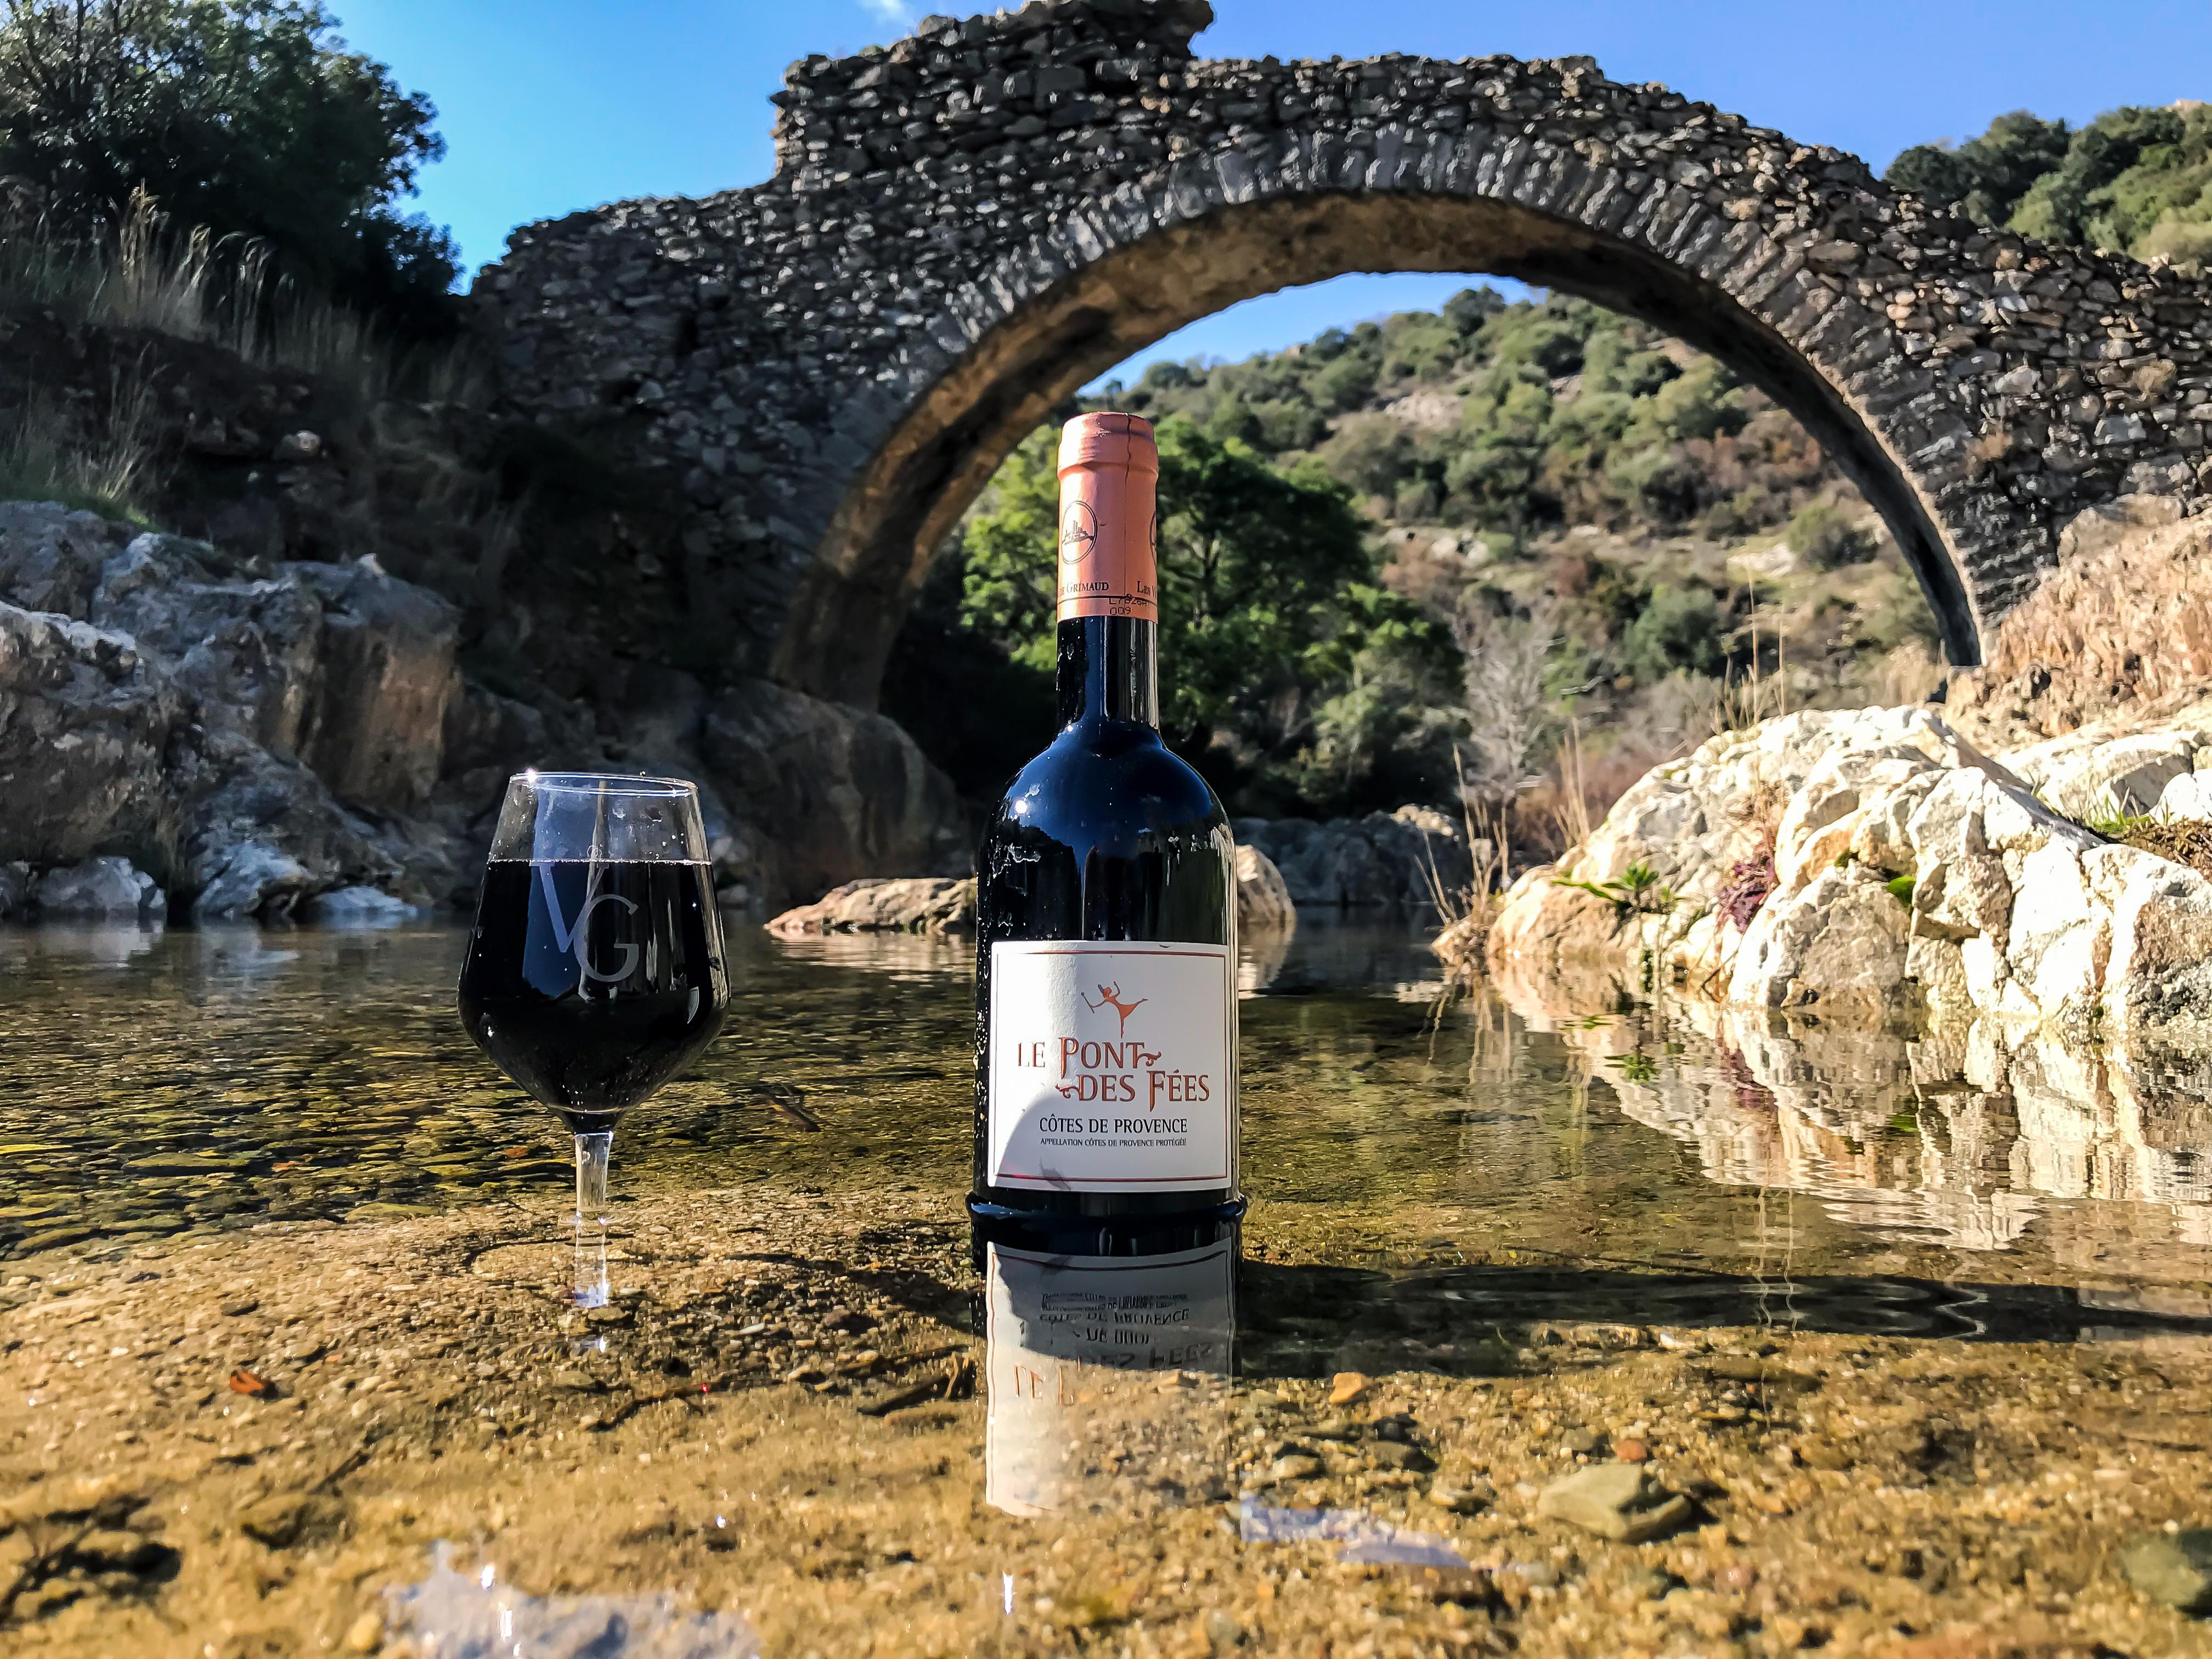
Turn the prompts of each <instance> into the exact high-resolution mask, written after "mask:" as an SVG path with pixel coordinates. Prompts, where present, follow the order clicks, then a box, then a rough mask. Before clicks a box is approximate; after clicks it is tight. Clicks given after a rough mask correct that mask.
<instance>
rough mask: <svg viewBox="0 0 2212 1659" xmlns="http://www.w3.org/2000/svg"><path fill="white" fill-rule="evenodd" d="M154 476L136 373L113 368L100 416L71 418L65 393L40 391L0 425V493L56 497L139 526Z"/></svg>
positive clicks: (150, 434) (150, 427)
mask: <svg viewBox="0 0 2212 1659" xmlns="http://www.w3.org/2000/svg"><path fill="white" fill-rule="evenodd" d="M88 424H89V425H91V426H92V427H93V428H94V430H93V432H92V434H91V435H86V433H85V430H84V428H85V427H86V426H87V425H88ZM159 483H160V479H159V477H157V475H156V470H155V442H154V400H153V395H152V392H151V391H150V389H149V387H148V386H147V385H146V382H145V380H144V379H143V377H141V376H139V375H137V374H130V375H127V376H125V375H118V379H117V381H116V384H115V385H114V386H112V388H111V389H110V395H109V398H108V404H107V410H106V417H105V418H104V419H102V420H100V421H97V422H82V421H80V420H77V419H76V418H74V417H73V412H72V410H71V409H70V405H69V404H68V402H67V401H66V400H65V399H64V398H59V397H56V396H54V395H52V394H51V393H44V392H41V393H38V394H35V395H33V397H31V398H28V399H27V401H26V402H25V404H24V405H23V407H22V409H21V411H20V412H19V413H18V415H17V416H16V419H15V422H14V423H13V424H12V425H10V426H9V427H7V428H4V429H0V500H5V501H58V502H60V503H61V504H62V505H63V506H64V507H77V508H81V509H82V510H83V511H86V512H89V513H99V514H100V516H101V517H103V518H108V519H118V520H126V521H129V522H131V523H135V524H139V525H142V526H143V525H150V523H151V520H149V518H148V516H147V513H146V504H147V502H148V501H149V499H150V497H151V496H152V495H153V493H154V491H155V489H156V488H157V487H158V485H159Z"/></svg>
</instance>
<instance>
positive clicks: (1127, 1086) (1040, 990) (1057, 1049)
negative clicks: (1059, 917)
mask: <svg viewBox="0 0 2212 1659" xmlns="http://www.w3.org/2000/svg"><path fill="white" fill-rule="evenodd" d="M1235 969H1236V963H1235V962H1234V960H1233V959H1232V958H1231V955H1230V951H1229V949H1228V947H1227V946H1226V945H1178V944H1164V943H1154V942H1152V941H1149V940H1146V941H1138V940H1132V939H1115V940H1100V939H1034V940H1021V941H1004V942H1001V943H999V944H996V945H992V947H991V1007H990V1041H991V1053H990V1057H989V1062H988V1066H989V1070H988V1076H989V1099H990V1105H989V1114H988V1115H989V1119H990V1124H989V1131H990V1145H989V1156H988V1158H987V1161H986V1164H985V1171H986V1176H987V1179H988V1181H989V1182H990V1184H991V1185H993V1186H994V1187H1019V1188H1028V1189H1030V1190H1033V1191H1039V1192H1069V1193H1141V1192H1176V1191H1196V1190H1200V1189H1203V1188H1208V1187H1226V1186H1228V1185H1229V1184H1230V1169H1229V1160H1230V1146H1231V1125H1232V1124H1234V1122H1235V1121H1236V1110H1237V1071H1236V1062H1237V1057H1236V1051H1235V1048H1234V1038H1233V1031H1234V1029H1235V1028H1234V1027H1233V1025H1232V1024H1231V1012H1232V1010H1233V1008H1234V1006H1235V997H1236V984H1235V977H1234V976H1235Z"/></svg>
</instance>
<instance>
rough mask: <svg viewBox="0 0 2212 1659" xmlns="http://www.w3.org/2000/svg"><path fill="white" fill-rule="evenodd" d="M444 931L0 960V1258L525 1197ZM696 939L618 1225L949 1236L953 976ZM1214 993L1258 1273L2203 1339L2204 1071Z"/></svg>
mask: <svg viewBox="0 0 2212 1659" xmlns="http://www.w3.org/2000/svg"><path fill="white" fill-rule="evenodd" d="M463 937H464V934H463V932H462V931H461V930H460V929H458V928H450V927H434V928H416V929H403V930H398V931H392V932H382V933H376V932H320V931H307V930H302V931H300V932H296V933H275V932H264V931H256V930H252V929H240V930H235V931H222V930H209V931H203V932H183V931H173V932H169V933H137V932H131V931H124V932H114V931H106V932H92V933H88V932H69V931H64V930H58V929H49V930H41V931H15V932H10V933H0V1004H4V1014H5V1025H6V1040H5V1042H4V1043H0V1255H22V1254H25V1253H27V1252H29V1251H33V1250H38V1249H52V1248H56V1247H58V1246H69V1247H71V1248H74V1249H79V1250H82V1251H88V1252H90V1253H92V1254H94V1255H99V1254H102V1253H107V1252H113V1251H118V1250H120V1249H125V1248H126V1247H128V1246H129V1245H131V1244H132V1243H144V1242H148V1241H149V1239H150V1238H152V1237H156V1236H160V1235H164V1234H175V1233H187V1232H199V1233H212V1232H219V1231H222V1230H225V1229H229V1228H234V1227H236V1226H238V1225H241V1224H250V1223H252V1222H255V1221H260V1220H264V1219H298V1218H311V1217H312V1218H332V1219H344V1218H372V1217H378V1216H388V1215H395V1214H404V1213H415V1212H422V1211H425V1210H429V1209H435V1208H441V1207H446V1206H455V1205H465V1204H471V1203H477V1202H482V1201H484V1200H493V1199H498V1198H501V1197H507V1196H515V1195H529V1194H551V1193H555V1192H557V1191H559V1190H561V1188H562V1187H563V1186H564V1185H565V1183H566V1182H567V1180H568V1163H567V1156H568V1154H567V1148H566V1146H565V1144H564V1141H563V1138H562V1132H561V1131H560V1129H559V1127H558V1126H557V1124H556V1123H555V1122H554V1121H553V1120H552V1119H551V1118H550V1115H547V1114H545V1113H544V1112H542V1111H540V1110H539V1109H538V1108H537V1107H535V1106H533V1105H532V1104H531V1103H529V1102H528V1101H526V1100H525V1099H523V1098H521V1097H520V1096H519V1095H518V1094H517V1093H516V1091H514V1090H513V1087H512V1085H509V1084H507V1081H506V1080H505V1079H503V1078H502V1077H501V1076H500V1075H499V1074H498V1073H496V1072H495V1070H494V1069H493V1068H492V1067H491V1066H490V1065H489V1063H488V1062H487V1061H486V1060H484V1059H483V1057H482V1056H481V1055H480V1054H478V1053H477V1050H476V1049H475V1048H474V1047H473V1046H472V1045H471V1044H470V1043H469V1042H468V1041H467V1040H466V1039H465V1037H464V1036H463V1035H462V1034H461V1031H460V1030H459V1026H458V1024H457V1023H456V1021H455V1018H454V1016H453V988H452V987H453V977H454V974H455V971H456V967H457V963H458V962H459V953H460V949H461V944H462V940H463ZM731 946H732V972H733V982H734V985H735V992H736V994H735V1000H734V1004H733V1007H732V1018H731V1019H730V1021H729V1024H728V1026H727V1029H726V1034H725V1036H723V1037H722V1038H721V1040H720V1042H717V1044H716V1045H715V1046H714V1048H712V1049H711V1050H710V1051H709V1052H708V1054H707V1055H706V1056H705V1057H704V1059H703V1060H702V1061H701V1062H700V1063H699V1064H698V1065H697V1066H696V1067H695V1068H694V1069H693V1070H692V1071H691V1072H690V1073H689V1074H688V1075H687V1076H686V1077H685V1078H684V1079H683V1080H682V1081H680V1082H678V1084H676V1085H671V1087H670V1088H668V1089H667V1090H666V1091H664V1092H663V1094H662V1095H660V1096H659V1097H657V1098H656V1099H655V1100H654V1101H653V1102H652V1103H648V1105H647V1107H645V1108H644V1109H641V1110H639V1111H638V1112H636V1113H635V1114H634V1115H632V1116H631V1118H630V1119H629V1121H627V1122H626V1123H625V1124H624V1126H623V1131H622V1133H621V1134H620V1136H619V1137H618V1139H617V1146H616V1159H615V1187H616V1189H617V1193H619V1194H623V1195H625V1196H627V1197H628V1198H629V1199H631V1200H641V1199H645V1198H649V1197H650V1195H651V1194H654V1193H656V1192H665V1191H671V1190H683V1189H700V1188H714V1187H726V1186H732V1185H737V1184H740V1183H743V1182H747V1181H753V1180H762V1179H769V1180H775V1181H777V1182H781V1183H784V1184H786V1185H796V1186H797V1187H799V1188H801V1189H802V1190H803V1189H805V1188H808V1187H810V1186H811V1187H814V1188H819V1189H821V1190H823V1191H830V1190H836V1191H838V1192H841V1193H849V1192H852V1191H854V1190H856V1189H857V1190H862V1191H866V1192H871V1193H875V1194H879V1195H880V1200H881V1208H882V1209H883V1210H884V1212H886V1213H888V1214H894V1215H895V1214H896V1213H899V1212H903V1211H913V1212H925V1211H926V1212H930V1213H933V1214H942V1213H944V1212H945V1209H946V1206H947V1203H948V1201H949V1200H951V1199H952V1198H954V1197H956V1196H957V1194H958V1193H959V1192H960V1191H961V1190H962V1188H963V1186H964V1182H965V1176H966V1171H967V1167H968V1158H969V1150H968V1138H969V1102H970V1098H971V1096H970V1083H969V1073H968V1066H969V954H968V952H967V951H966V949H965V948H964V947H963V946H962V945H958V944H957V943H951V942H945V941H939V940H931V939H911V938H893V939H882V938H866V937H848V938H840V939H825V940H812V941H804V942H799V943H785V942H780V941H776V940H774V939H769V938H768V937H766V936H765V935H764V934H762V933H758V932H757V931H755V930H752V929H750V928H744V927H740V928H738V929H737V930H735V931H734V932H733V933H732V940H731ZM1244 979H1245V982H1246V988H1247V991H1248V994H1249V1000H1247V1002H1246V1004H1245V1006H1244V1012H1243V1042H1244V1050H1243V1077H1244V1103H1245V1107H1244V1126H1245V1137H1246V1151H1245V1166H1246V1171H1247V1181H1248V1186H1249V1192H1250V1195H1251V1199H1252V1202H1253V1206H1254V1217H1255V1238H1257V1239H1259V1240H1261V1243H1258V1244H1257V1245H1256V1246H1255V1255H1259V1256H1260V1257H1261V1259H1264V1257H1265V1255H1266V1252H1267V1249H1268V1248H1269V1246H1268V1244H1267V1243H1266V1242H1265V1241H1267V1240H1269V1239H1273V1240H1275V1241H1278V1244H1277V1248H1278V1249H1279V1248H1280V1244H1281V1242H1284V1241H1287V1242H1289V1243H1291V1244H1293V1245H1295V1247H1296V1249H1297V1252H1298V1253H1299V1254H1300V1255H1304V1256H1305V1257H1306V1258H1308V1259H1310V1260H1315V1261H1322V1262H1326V1263H1331V1264H1335V1265H1337V1266H1340V1267H1342V1268H1343V1269H1344V1270H1345V1271H1346V1273H1355V1274H1357V1273H1383V1274H1385V1275H1386V1276H1390V1277H1391V1279H1392V1282H1393V1283H1399V1284H1400V1288H1399V1290H1398V1291H1397V1292H1395V1294H1398V1295H1401V1296H1411V1297H1419V1296H1425V1295H1438V1296H1449V1297H1451V1298H1453V1299H1454V1300H1455V1301H1461V1302H1464V1301H1465V1300H1466V1299H1467V1298H1468V1297H1474V1298H1476V1299H1478V1300H1480V1299H1481V1298H1483V1297H1502V1298H1505V1301H1504V1302H1501V1303H1500V1304H1499V1305H1500V1306H1501V1308H1505V1306H1506V1304H1507V1303H1510V1309H1509V1310H1508V1311H1510V1314H1511V1315H1512V1316H1516V1317H1521V1318H1540V1317H1544V1316H1573V1317H1580V1318H1590V1317H1605V1316H1607V1314H1606V1312H1605V1310H1604V1304H1605V1303H1606V1299H1607V1297H1608V1296H1611V1295H1614V1294H1616V1293H1617V1295H1618V1297H1619V1299H1620V1303H1621V1308H1622V1311H1621V1314H1620V1316H1624V1317H1626V1316H1632V1314H1633V1310H1634V1308H1635V1307H1636V1306H1637V1305H1638V1304H1643V1305H1644V1306H1645V1307H1646V1310H1647V1311H1648V1310H1649V1304H1650V1298H1652V1297H1671V1298H1673V1301H1672V1303H1671V1304H1670V1306H1671V1310H1672V1313H1673V1316H1674V1317H1675V1318H1676V1319H1677V1320H1678V1321H1679V1322H1701V1321H1703V1322H1722V1323H1725V1322H1741V1319H1742V1318H1743V1317H1744V1316H1745V1313H1746V1310H1747V1309H1751V1310H1761V1311H1760V1312H1759V1316H1760V1317H1766V1316H1771V1314H1772V1313H1773V1312H1774V1311H1776V1310H1782V1311H1786V1312H1789V1313H1790V1314H1791V1316H1799V1317H1807V1318H1813V1319H1814V1322H1815V1323H1816V1324H1819V1323H1826V1324H1827V1325H1829V1326H1831V1327H1832V1328H1842V1329H1853V1328H1869V1329H1882V1328H1893V1329H1899V1330H1924V1331H1926V1332H1927V1333H1928V1334H1973V1333H1975V1332H1977V1331H1982V1332H1985V1333H1988V1334H2007V1333H2009V1334H2080V1333H2085V1332H2086V1333H2093V1332H2095V1331H2098V1330H2100V1329H2106V1328H2109V1329H2112V1330H2114V1331H2124V1330H2131V1329H2139V1328H2145V1327H2146V1326H2154V1325H2164V1326H2166V1327H2168V1328H2179V1329H2186V1330H2199V1329H2212V1164H2209V1163H2208V1154H2212V1106H2208V1104H2207V1102H2208V1101H2212V1077H2208V1076H2202V1075H2191V1074H2187V1073H2172V1074H2159V1075H2155V1076H2145V1075H2142V1074H2139V1073H2132V1072H2129V1071H2127V1070H2126V1069H2125V1068H2124V1067H2123V1066H2120V1065H2119V1064H2118V1062H2116V1061H2114V1060H2111V1059H2109V1058H2108V1057H2106V1056H2105V1055H2103V1054H2101V1053H2100V1052H2099V1051H2096V1050H2063V1049H2059V1048H2040V1049H2037V1048H2031V1049H2029V1050H2028V1051H2027V1052H2026V1053H2025V1054H2015V1055H2014V1056H2012V1057H2011V1058H2010V1059H2009V1060H2004V1059H2002V1058H1998V1059H1994V1060H1993V1059H1992V1058H1991V1056H1990V1054H1988V1053H1977V1052H1974V1051H1973V1049H1972V1045H1960V1044H1956V1043H1953V1044H1948V1045H1947V1044H1946V1043H1943V1042H1934V1041H1923V1042H1913V1041H1908V1040H1906V1039H1905V1038H1903V1037H1895V1036H1869V1035H1867V1034H1864V1033H1849V1034H1845V1033H1838V1032H1833V1031H1827V1032H1824V1031H1821V1030H1801V1031H1799V1032H1797V1033H1796V1034H1795V1035H1790V1034H1784V1033H1782V1032H1780V1031H1776V1030H1768V1029H1766V1027H1765V1025H1764V1024H1762V1023H1759V1022H1754V1021H1749V1020H1738V1019H1733V1018H1723V1017H1717V1016H1715V1015H1714V1014H1712V1013H1711V1012H1710V1011H1706V1010H1699V1009H1694V1008H1671V1007H1667V1006H1660V1007H1656V1008H1655V1007H1652V1006H1648V1005H1647V1006H1628V1007H1626V1008H1625V1009H1624V1008H1623V1007H1621V1006H1610V1007H1608V1006H1587V1007H1585V1006H1571V1007H1569V1008H1565V1009H1562V1008H1559V1007H1556V1006H1554V1007H1549V1008H1546V1007H1541V1006H1537V1004H1538V1003H1539V1002H1540V1001H1541V1000H1543V999H1544V998H1546V997H1556V995H1557V994H1556V993H1552V992H1546V993H1540V994H1532V995H1528V996H1524V997H1522V999H1521V1006H1517V1007H1516V1006H1514V1004H1513V1001H1512V1000H1510V998H1508V997H1507V996H1505V995H1504V994H1501V993H1499V992H1498V990H1496V989H1495V988H1492V987H1475V988H1474V989H1473V990H1472V991H1463V990H1462V991H1454V990H1450V989H1448V988H1447V987H1446V986H1445V985H1444V984H1443V982H1442V981H1440V980H1439V978H1438V975H1437V968H1436V965H1435V963H1434V962H1433V960H1432V959H1431V957H1430V956H1429V955H1428V953H1427V951H1426V949H1425V944H1424V941H1423V940H1422V939H1421V938H1420V937H1419V936H1418V935H1417V934H1415V933H1413V932H1411V931H1410V930H1407V929H1405V928H1403V927H1396V928H1393V927H1353V926H1340V927H1316V926H1308V927H1304V929H1302V931H1301V932H1300V933H1298V934H1297V936H1296V938H1295V939H1293V940H1291V942H1289V943H1288V945H1276V946H1274V947H1273V948H1272V949H1271V950H1270V951H1267V953H1266V954H1265V955H1264V956H1263V957H1255V958H1249V959H1248V960H1247V962H1246V963H1245V964H1244ZM1587 1000H1589V1001H1590V1002H1593V1003H1595V1004H1599V1005H1602V1004H1605V1003H1607V1002H1614V1003H1616V1004H1617V1003H1618V1002H1619V1000H1618V999H1614V998H1611V997H1591V998H1589V999H1587ZM794 1103H795V1104H794ZM1547 1264H1550V1265H1554V1266H1556V1267H1559V1269H1560V1270H1561V1273H1560V1277H1559V1283H1558V1285H1557V1287H1556V1297H1557V1299H1558V1300H1559V1304H1560V1305H1559V1306H1556V1307H1555V1306H1552V1305H1549V1304H1547V1297H1550V1296H1552V1295H1553V1291H1547V1288H1546V1279H1545V1277H1544V1275H1543V1273H1541V1271H1539V1270H1541V1268H1543V1267H1545V1266H1546V1265H1547ZM1504 1268H1510V1269H1512V1272H1511V1273H1510V1279H1504V1278H1501V1277H1500V1275H1499V1273H1498V1271H1497V1270H1499V1269H1504ZM1569 1269H1572V1270H1574V1271H1573V1272H1572V1273H1569V1272H1568V1271H1567V1270H1569ZM1409 1273H1410V1274H1411V1275H1413V1277H1412V1278H1411V1279H1405V1275H1407V1274H1409ZM1607 1273H1619V1274H1621V1275H1624V1277H1623V1278H1621V1279H1619V1280H1618V1281H1615V1280H1612V1279H1607V1276H1606V1275H1607ZM1655 1273H1656V1274H1662V1275H1671V1276H1672V1277H1671V1278H1662V1279H1654V1278H1653V1277H1652V1275H1653V1274H1655ZM1626 1275H1635V1277H1626ZM1401 1280H1403V1282H1402V1283H1400V1281H1401ZM1608 1285H1611V1286H1613V1289H1611V1290H1608V1288H1607V1287H1608ZM1568 1304H1571V1305H1568ZM1785 1304H1786V1305H1785ZM1816 1315H1817V1316H1816Z"/></svg>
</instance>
